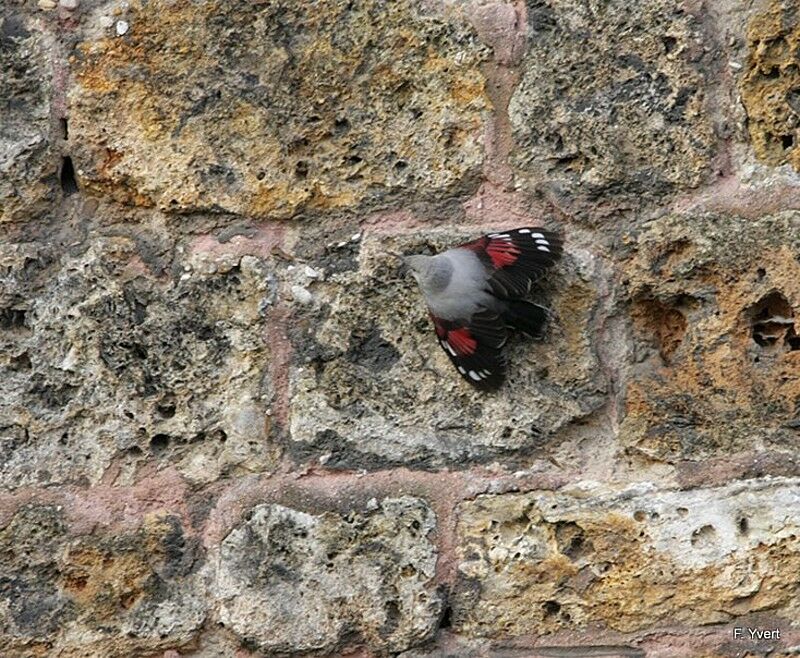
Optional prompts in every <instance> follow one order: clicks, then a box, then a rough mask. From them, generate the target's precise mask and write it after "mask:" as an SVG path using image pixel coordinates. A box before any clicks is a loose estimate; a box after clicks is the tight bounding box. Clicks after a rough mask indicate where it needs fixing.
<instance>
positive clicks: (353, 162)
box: [347, 155, 364, 165]
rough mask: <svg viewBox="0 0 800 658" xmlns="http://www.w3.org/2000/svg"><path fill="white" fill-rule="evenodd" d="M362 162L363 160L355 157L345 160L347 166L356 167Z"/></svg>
mask: <svg viewBox="0 0 800 658" xmlns="http://www.w3.org/2000/svg"><path fill="white" fill-rule="evenodd" d="M363 161H364V160H363V158H360V157H358V156H357V155H351V156H349V157H348V158H347V164H349V165H357V164H359V163H360V162H363Z"/></svg>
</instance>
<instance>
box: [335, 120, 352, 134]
mask: <svg viewBox="0 0 800 658" xmlns="http://www.w3.org/2000/svg"><path fill="white" fill-rule="evenodd" d="M333 127H334V129H335V131H336V132H338V133H343V132H347V131H348V129H349V128H350V122H349V121H348V120H347V119H344V118H342V119H336V121H334V122H333Z"/></svg>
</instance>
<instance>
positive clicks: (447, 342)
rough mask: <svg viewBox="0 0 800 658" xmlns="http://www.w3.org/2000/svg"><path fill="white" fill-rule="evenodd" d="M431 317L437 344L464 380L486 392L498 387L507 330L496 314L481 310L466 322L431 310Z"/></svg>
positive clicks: (501, 376)
mask: <svg viewBox="0 0 800 658" xmlns="http://www.w3.org/2000/svg"><path fill="white" fill-rule="evenodd" d="M431 319H432V320H433V325H434V327H435V328H436V335H437V337H438V338H439V344H440V345H441V346H442V349H443V350H444V352H445V354H447V356H448V358H449V359H450V361H452V362H453V365H454V366H455V367H456V370H458V373H459V374H460V375H461V376H462V377H463V378H464V379H466V380H467V381H468V382H469V383H470V384H472V385H473V386H475V387H476V388H479V389H481V390H485V391H489V390H494V389H496V388H497V387H498V386H500V384H501V383H502V382H503V376H504V374H505V360H504V359H503V356H502V354H501V349H502V347H503V345H504V344H505V342H506V337H507V330H506V326H505V324H504V323H503V321H502V320H501V319H500V317H499V316H498V315H497V314H494V313H491V312H489V311H484V312H481V313H476V314H475V315H473V316H472V318H471V319H470V320H469V322H454V321H451V320H443V319H442V318H438V317H436V316H435V315H433V313H431Z"/></svg>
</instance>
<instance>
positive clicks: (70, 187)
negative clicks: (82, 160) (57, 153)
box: [58, 155, 78, 197]
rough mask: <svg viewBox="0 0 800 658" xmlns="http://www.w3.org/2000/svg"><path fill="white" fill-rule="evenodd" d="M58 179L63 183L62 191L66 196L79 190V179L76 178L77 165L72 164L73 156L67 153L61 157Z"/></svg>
mask: <svg viewBox="0 0 800 658" xmlns="http://www.w3.org/2000/svg"><path fill="white" fill-rule="evenodd" d="M58 180H59V181H60V183H61V191H62V192H63V193H64V196H65V197H67V196H70V195H72V194H75V193H76V192H77V191H78V181H77V180H76V179H75V167H74V166H73V164H72V158H71V157H70V156H68V155H65V156H64V157H63V158H61V170H60V171H59V174H58Z"/></svg>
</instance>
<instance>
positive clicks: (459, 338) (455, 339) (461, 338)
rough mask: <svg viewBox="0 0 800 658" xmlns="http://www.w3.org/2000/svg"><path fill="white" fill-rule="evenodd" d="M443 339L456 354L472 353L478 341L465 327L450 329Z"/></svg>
mask: <svg viewBox="0 0 800 658" xmlns="http://www.w3.org/2000/svg"><path fill="white" fill-rule="evenodd" d="M443 340H446V341H447V342H448V343H449V344H450V346H451V347H452V348H453V349H454V350H455V351H456V352H457V353H458V354H472V353H473V352H474V351H475V348H476V347H477V346H478V341H476V340H475V339H474V338H473V337H472V334H471V333H470V331H469V329H467V328H466V327H461V328H459V329H451V330H450V331H448V332H447V335H446V336H445V337H444V339H443ZM445 349H446V348H445Z"/></svg>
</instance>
